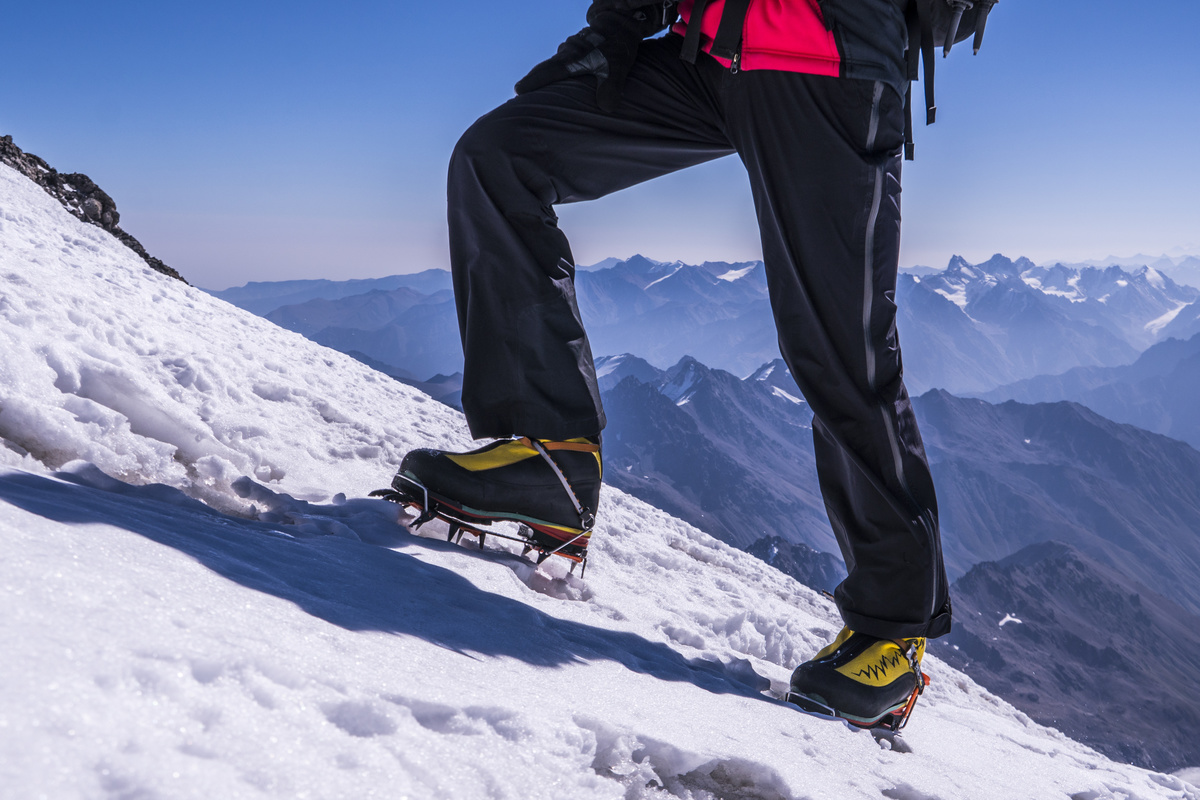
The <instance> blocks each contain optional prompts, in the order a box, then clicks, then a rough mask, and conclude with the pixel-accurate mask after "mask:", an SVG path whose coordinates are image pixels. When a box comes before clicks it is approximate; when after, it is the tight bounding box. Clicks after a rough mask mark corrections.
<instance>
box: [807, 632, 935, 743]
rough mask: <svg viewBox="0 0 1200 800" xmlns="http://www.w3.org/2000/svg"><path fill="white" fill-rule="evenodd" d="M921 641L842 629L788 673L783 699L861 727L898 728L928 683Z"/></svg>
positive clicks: (906, 719) (923, 647) (922, 640)
mask: <svg viewBox="0 0 1200 800" xmlns="http://www.w3.org/2000/svg"><path fill="white" fill-rule="evenodd" d="M924 655H925V640H924V639H896V640H892V639H877V638H875V637H874V636H867V635H866V634H862V633H855V632H854V631H852V630H850V629H849V628H843V629H842V632H841V633H839V634H838V636H837V638H836V639H834V640H833V642H832V643H831V644H829V645H828V646H826V647H825V648H824V649H823V650H821V652H819V653H817V655H816V656H815V657H813V659H812V660H810V661H805V662H804V663H803V664H801V665H800V666H798V667H796V669H795V671H794V672H793V673H792V682H791V691H790V692H788V696H787V700H788V702H790V703H794V704H795V705H798V706H800V707H801V708H803V709H804V710H805V711H811V712H813V713H816V714H825V715H828V716H831V717H840V718H842V719H844V720H846V721H847V722H850V723H853V724H854V725H858V726H860V727H863V728H888V729H891V730H893V731H897V730H899V729H900V728H901V727H903V726H904V723H905V722H907V721H908V715H909V714H910V713H911V712H912V708H913V705H914V704H915V703H916V700H917V696H918V695H919V694H921V692H923V691H924V690H925V686H926V685H927V684H928V683H929V679H928V678H927V677H926V676H925V675H924V674H923V673H922V672H921V658H922V657H923V656H924Z"/></svg>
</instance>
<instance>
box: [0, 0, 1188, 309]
mask: <svg viewBox="0 0 1200 800" xmlns="http://www.w3.org/2000/svg"><path fill="white" fill-rule="evenodd" d="M587 5H588V2H587V0H526V1H525V2H519V3H496V2H479V0H459V1H458V2H422V3H417V2H413V0H403V2H383V1H382V0H351V1H349V2H341V3H337V4H332V3H312V2H288V3H283V2H255V1H254V0H243V1H242V2H239V3H233V2H223V1H222V0H214V1H212V2H207V3H199V4H193V3H186V4H185V3H163V2H161V0H159V2H119V1H118V2H113V3H107V4H99V3H94V2H89V3H83V2H73V1H71V2H68V1H59V0H41V2H38V3H22V4H10V6H11V7H10V8H8V9H6V20H5V25H4V26H3V28H2V29H0V69H2V70H3V75H4V76H5V78H4V80H3V81H2V82H0V134H3V133H7V134H12V135H13V136H14V139H15V141H16V143H17V144H18V145H20V146H21V147H23V148H25V149H26V150H29V151H31V152H34V153H37V154H38V155H40V156H42V157H43V158H45V159H47V160H48V161H49V162H50V163H51V164H52V165H53V166H55V167H56V168H57V169H59V170H60V171H64V172H75V171H78V172H86V173H88V174H89V175H91V177H92V178H93V179H95V180H96V181H97V182H98V183H99V184H100V185H101V186H103V187H104V188H105V189H106V190H107V191H108V192H109V193H110V194H111V195H112V196H113V197H114V198H115V199H116V201H117V205H118V208H119V209H120V211H121V213H122V225H123V227H125V229H126V230H128V231H129V232H130V233H132V234H133V235H135V236H137V237H138V238H139V239H141V240H142V242H143V243H144V244H145V245H146V246H147V248H148V249H149V250H150V251H151V252H152V253H153V254H155V255H157V256H159V257H160V258H162V259H163V260H165V261H166V262H167V263H169V264H171V265H173V266H175V267H176V268H178V269H179V270H180V271H181V272H183V274H184V275H185V276H186V277H188V278H189V279H190V280H192V281H193V282H194V283H197V284H199V285H201V286H205V287H209V288H224V287H226V286H230V285H236V284H241V283H244V282H245V281H247V280H281V279H287V278H313V277H329V278H350V277H372V276H380V275H388V274H393V273H397V272H410V271H415V270H419V269H425V268H428V267H444V266H446V243H445V222H444V218H445V189H444V179H445V166H446V162H447V159H448V157H449V153H450V150H451V148H452V147H453V145H454V142H455V140H456V138H457V136H458V135H459V134H460V133H461V132H462V131H463V130H464V129H465V128H466V127H467V126H468V125H469V124H470V123H471V122H472V121H473V120H474V119H475V118H476V117H478V116H479V115H481V114H483V113H485V112H487V111H488V110H490V109H491V108H492V107H494V106H495V105H498V104H499V103H501V102H503V101H504V100H505V99H506V98H508V97H510V96H511V93H512V84H513V83H514V82H515V81H516V80H517V79H518V78H520V77H521V76H522V75H523V74H524V73H525V71H526V70H527V69H528V68H529V67H531V66H532V65H533V64H534V63H536V62H537V61H539V60H540V59H541V58H543V57H545V56H547V55H549V54H550V53H552V52H553V51H554V48H555V47H556V46H557V44H558V43H559V41H560V40H561V39H563V38H564V37H565V36H567V35H569V34H571V33H573V32H574V31H575V30H577V29H578V28H579V27H580V26H581V25H582V24H583V23H582V19H583V13H584V11H585V9H586V8H587ZM1197 30H1200V3H1197V2H1195V0H1160V1H1159V2H1153V3H1145V4H1140V5H1133V4H1130V3H1128V2H1127V0H1122V2H1117V0H1056V2H1050V3H1046V2H1037V3H1034V2H1029V0H1001V2H1000V3H999V5H998V6H997V7H996V9H995V11H994V12H993V15H992V19H991V21H990V22H989V25H988V34H987V39H986V41H985V44H984V47H983V50H982V51H981V53H980V54H979V56H977V57H974V58H973V57H972V56H971V55H970V48H969V47H966V46H960V48H958V49H956V50H955V51H954V52H952V53H951V55H950V58H949V59H947V60H944V61H941V60H940V61H939V64H938V68H939V69H938V81H937V85H938V106H939V119H938V122H937V124H936V125H934V126H932V127H930V128H924V127H920V128H919V129H918V130H917V161H916V162H915V163H911V164H906V165H905V175H904V187H905V191H904V216H905V220H904V232H903V250H902V256H901V263H902V264H904V265H914V264H927V265H936V266H943V265H944V264H945V262H946V261H947V260H948V259H949V257H950V256H951V255H952V254H955V253H958V254H962V255H964V256H965V257H967V258H968V259H969V260H982V259H985V258H987V257H988V256H990V255H991V254H992V253H995V252H1003V253H1005V254H1007V255H1010V256H1014V257H1015V256H1017V255H1027V256H1029V257H1031V258H1033V259H1034V260H1038V261H1041V260H1045V259H1052V258H1059V259H1083V258H1098V257H1104V256H1106V255H1109V254H1116V255H1131V254H1133V253H1137V252H1145V253H1149V254H1155V255H1157V254H1160V253H1163V252H1169V251H1172V250H1174V249H1176V248H1181V249H1182V250H1183V251H1187V252H1192V253H1200V161H1198V160H1197V159H1196V158H1195V156H1194V145H1195V142H1196V139H1197V135H1198V134H1200V39H1197V37H1196V31H1197ZM559 212H560V215H561V217H562V225H563V228H564V229H565V230H566V231H567V233H568V235H569V236H570V237H571V240H572V244H573V247H574V251H575V256H576V258H577V260H578V261H579V262H580V263H591V262H595V261H599V260H600V259H602V258H604V257H606V256H610V255H615V256H628V255H630V254H632V253H634V252H641V253H645V254H646V255H649V256H651V257H655V258H660V259H675V258H682V259H685V260H692V261H697V260H703V259H706V258H707V259H726V260H735V259H736V260H741V259H749V258H756V257H758V255H759V246H758V235H757V230H756V227H755V222H754V215H753V209H752V208H751V204H750V199H749V190H748V187H747V184H746V180H745V177H744V175H743V173H742V169H741V166H740V164H739V163H738V162H737V160H736V159H732V158H731V159H723V160H721V161H719V162H715V163H713V164H709V165H705V166H702V167H699V168H696V169H693V170H690V171H687V172H685V173H681V174H679V175H674V176H670V177H668V178H664V179H661V180H659V181H656V182H653V183H651V184H647V185H644V186H641V187H636V188H634V189H631V190H628V191H626V192H622V193H620V194H618V195H615V196H613V197H610V198H606V199H604V200H601V201H598V202H595V203H590V204H581V205H577V206H567V207H561V208H560V209H559ZM672 215H674V216H677V218H678V220H679V221H678V223H676V224H673V225H672V224H664V223H663V220H664V218H669V217H671V216H672Z"/></svg>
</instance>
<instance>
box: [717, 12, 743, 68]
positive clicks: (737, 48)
mask: <svg viewBox="0 0 1200 800" xmlns="http://www.w3.org/2000/svg"><path fill="white" fill-rule="evenodd" d="M749 8H750V0H725V8H724V9H722V11H721V25H720V26H719V27H718V28H717V38H716V39H714V40H713V46H712V49H711V50H710V51H709V52H711V53H712V54H713V55H714V56H718V57H720V58H728V59H729V60H730V61H733V62H734V68H735V69H736V65H737V61H738V58H739V56H740V52H741V49H742V28H743V27H744V26H745V24H746V10H747V9H749Z"/></svg>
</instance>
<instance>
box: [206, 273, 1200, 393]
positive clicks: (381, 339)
mask: <svg viewBox="0 0 1200 800" xmlns="http://www.w3.org/2000/svg"><path fill="white" fill-rule="evenodd" d="M449 283H450V278H449V273H447V272H444V271H440V270H429V271H427V272H424V273H418V274H416V275H400V276H393V277H391V278H381V279H377V280H374V281H342V282H334V281H285V282H281V283H278V284H247V285H246V286H244V287H239V288H237V289H228V290H225V291H223V292H217V293H216V294H217V295H218V296H221V297H224V298H225V299H228V300H230V301H231V302H234V303H236V304H239V305H241V306H243V307H244V308H248V309H250V310H253V311H256V312H257V313H260V314H264V315H269V316H270V317H271V318H272V319H274V320H276V321H277V322H279V323H280V324H283V325H285V326H287V327H290V328H292V329H293V330H298V331H301V332H303V333H305V335H307V336H309V337H311V338H313V339H315V340H316V341H319V342H321V343H322V344H326V345H329V346H331V347H334V348H336V349H339V350H349V349H354V350H359V351H361V352H363V353H366V354H367V355H369V356H370V357H372V358H375V359H377V360H380V361H383V362H386V363H388V364H392V365H394V366H395V367H397V368H401V369H405V370H408V371H409V372H413V373H415V374H417V375H423V374H433V373H446V374H448V373H452V372H457V371H459V370H461V369H462V355H461V352H460V349H459V345H458V335H457V322H456V320H455V312H454V307H453V304H452V303H451V302H450V300H449V297H450V296H449V293H448V287H449ZM576 287H577V294H578V298H579V305H580V312H581V314H582V316H583V319H584V322H585V323H586V325H587V328H588V336H589V339H590V341H591V345H592V352H593V353H596V354H597V355H605V354H615V353H633V354H635V355H637V356H638V357H639V358H641V359H643V360H644V361H646V362H648V363H649V364H651V365H653V366H655V367H656V368H659V369H665V368H667V367H668V366H670V365H671V364H674V363H676V362H677V361H679V359H680V358H682V357H684V356H685V355H691V356H693V357H695V358H697V359H698V360H699V361H700V362H701V363H704V364H707V365H709V366H712V367H715V368H718V369H724V370H728V371H730V372H733V373H734V374H736V375H746V374H748V373H749V372H750V371H751V370H753V369H755V368H756V367H758V366H759V365H761V364H763V363H766V362H768V361H772V360H774V359H775V358H777V357H778V356H779V346H778V336H777V333H776V330H775V324H774V317H773V315H772V312H771V307H770V301H769V299H768V295H767V284H766V273H765V268H764V267H763V264H762V262H759V261H747V262H738V263H726V262H705V263H703V264H695V265H694V264H684V263H682V262H679V261H675V262H662V261H655V260H652V259H648V258H644V257H642V256H634V257H632V258H629V259H624V260H615V259H605V260H604V261H602V262H600V263H599V264H596V265H593V267H591V268H588V269H581V270H580V271H579V272H578V273H577V275H576ZM355 296H358V297H359V298H360V299H358V300H354V299H353V298H354V297H355ZM897 298H898V304H899V318H898V322H897V326H898V328H899V330H900V336H901V341H902V342H903V343H904V353H905V375H906V380H907V381H908V384H909V389H910V392H911V393H912V394H920V393H923V392H924V391H926V390H928V389H930V388H945V389H947V390H949V391H953V392H958V393H972V392H984V391H987V390H989V389H992V388H995V387H996V386H998V385H1003V384H1007V383H1013V382H1015V381H1019V380H1022V379H1024V378H1030V377H1033V376H1035V375H1039V374H1052V373H1060V372H1064V371H1066V370H1068V369H1071V368H1073V367H1077V366H1114V365H1119V364H1126V363H1129V362H1131V361H1133V360H1134V358H1136V357H1137V354H1138V353H1139V352H1140V351H1141V350H1142V349H1144V348H1145V347H1147V346H1148V345H1150V344H1151V343H1153V342H1154V341H1155V340H1156V339H1158V338H1161V337H1162V336H1164V335H1166V334H1168V333H1170V332H1171V331H1176V332H1177V331H1178V330H1180V329H1182V328H1184V327H1186V325H1188V324H1194V325H1195V326H1196V327H1197V328H1198V329H1200V319H1198V317H1200V305H1189V304H1193V303H1195V302H1196V301H1197V300H1200V292H1197V291H1196V290H1194V289H1191V288H1189V287H1180V286H1178V285H1177V284H1175V283H1174V282H1173V281H1171V280H1170V279H1169V278H1167V277H1165V276H1164V275H1162V274H1160V273H1158V272H1156V271H1154V270H1153V269H1150V268H1141V269H1139V270H1138V271H1136V272H1134V273H1127V272H1124V271H1122V270H1121V269H1120V268H1117V267H1109V268H1106V269H1095V268H1091V267H1086V268H1082V269H1074V268H1068V267H1063V266H1061V265H1058V266H1051V267H1038V266H1036V265H1034V264H1033V263H1032V262H1029V261H1028V260H1026V259H1018V260H1017V261H1015V262H1014V261H1011V260H1009V259H1007V258H1005V257H1003V256H994V257H993V258H991V259H989V260H988V261H986V262H984V263H982V264H975V265H972V264H968V263H967V262H965V261H964V260H963V259H961V258H958V257H955V258H954V259H952V260H951V262H950V265H949V266H948V267H947V269H945V270H941V271H936V272H934V271H932V270H929V269H920V270H913V271H908V272H906V273H905V274H902V275H901V276H900V279H899V284H898V286H897ZM417 321H420V324H414V323H415V322H417ZM434 338H436V339H438V341H430V340H431V339H434Z"/></svg>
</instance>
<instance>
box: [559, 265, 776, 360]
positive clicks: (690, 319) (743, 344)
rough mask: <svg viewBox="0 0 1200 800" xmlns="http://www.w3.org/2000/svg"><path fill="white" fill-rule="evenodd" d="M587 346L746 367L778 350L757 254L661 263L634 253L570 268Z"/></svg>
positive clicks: (654, 357)
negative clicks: (735, 259)
mask: <svg viewBox="0 0 1200 800" xmlns="http://www.w3.org/2000/svg"><path fill="white" fill-rule="evenodd" d="M576 287H577V294H578V297H579V309H580V314H581V315H582V316H583V321H584V323H586V325H587V329H588V339H589V340H590V342H591V345H592V352H593V353H635V354H636V355H638V356H639V357H641V358H643V359H645V360H646V361H648V362H650V363H651V364H654V365H656V366H657V367H659V368H666V367H667V366H669V365H670V364H673V363H675V362H677V361H678V360H679V359H681V358H683V357H684V356H686V355H691V356H693V357H695V358H697V359H699V360H700V361H701V362H703V363H705V364H710V365H714V366H716V367H718V368H720V369H726V370H729V371H732V372H734V373H736V374H738V375H745V374H746V373H748V372H749V371H750V370H752V369H754V368H755V367H757V366H758V365H760V364H762V363H764V362H766V361H770V360H771V359H773V358H776V357H778V355H779V344H778V337H777V335H776V333H775V325H774V320H773V317H772V316H771V307H770V301H769V299H768V298H767V282H766V273H765V271H764V268H763V265H762V262H760V261H748V262H741V263H732V264H731V263H726V262H705V263H704V264H699V265H690V264H683V263H682V262H672V263H664V262H659V261H653V260H651V259H647V258H644V257H642V256H634V257H633V258H630V259H627V260H625V261H621V262H618V263H616V264H615V265H613V266H610V267H608V268H605V269H600V270H595V271H587V272H579V273H577V275H576Z"/></svg>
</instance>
